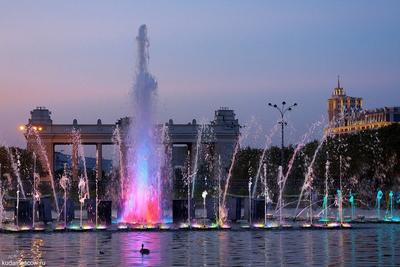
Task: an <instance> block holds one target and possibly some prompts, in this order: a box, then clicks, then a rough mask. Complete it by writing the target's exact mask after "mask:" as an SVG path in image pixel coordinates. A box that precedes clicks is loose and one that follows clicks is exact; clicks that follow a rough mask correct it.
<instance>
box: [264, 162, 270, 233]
mask: <svg viewBox="0 0 400 267" xmlns="http://www.w3.org/2000/svg"><path fill="white" fill-rule="evenodd" d="M263 167H264V175H263V176H264V179H263V182H264V226H266V225H267V204H268V201H269V194H268V184H267V163H264V164H263Z"/></svg>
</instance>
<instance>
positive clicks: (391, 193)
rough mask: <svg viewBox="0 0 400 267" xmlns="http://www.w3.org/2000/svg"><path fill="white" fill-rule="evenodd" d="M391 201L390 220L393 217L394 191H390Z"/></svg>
mask: <svg viewBox="0 0 400 267" xmlns="http://www.w3.org/2000/svg"><path fill="white" fill-rule="evenodd" d="M389 203H390V207H389V208H390V220H392V219H393V191H390V193H389Z"/></svg>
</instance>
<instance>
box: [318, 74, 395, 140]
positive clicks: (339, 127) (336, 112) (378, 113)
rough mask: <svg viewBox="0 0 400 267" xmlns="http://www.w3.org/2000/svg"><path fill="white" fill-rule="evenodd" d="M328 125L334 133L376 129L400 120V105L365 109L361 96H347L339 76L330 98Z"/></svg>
mask: <svg viewBox="0 0 400 267" xmlns="http://www.w3.org/2000/svg"><path fill="white" fill-rule="evenodd" d="M328 121H329V124H328V127H327V128H326V129H325V131H328V132H330V133H332V134H338V133H351V132H358V131H363V130H367V129H376V128H379V127H384V126H388V125H391V124H393V123H399V122H400V107H383V108H377V109H367V110H364V109H363V99H362V98H361V97H351V96H347V95H346V92H345V90H344V89H343V87H341V86H340V80H339V78H338V82H337V87H336V88H334V89H333V93H332V96H331V97H330V98H329V99H328Z"/></svg>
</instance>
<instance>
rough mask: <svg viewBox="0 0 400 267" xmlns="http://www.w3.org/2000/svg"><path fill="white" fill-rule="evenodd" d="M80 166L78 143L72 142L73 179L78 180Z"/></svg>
mask: <svg viewBox="0 0 400 267" xmlns="http://www.w3.org/2000/svg"><path fill="white" fill-rule="evenodd" d="M78 168H79V160H78V145H77V144H74V143H73V144H72V180H73V181H78Z"/></svg>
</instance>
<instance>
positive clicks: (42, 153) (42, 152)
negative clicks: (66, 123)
mask: <svg viewBox="0 0 400 267" xmlns="http://www.w3.org/2000/svg"><path fill="white" fill-rule="evenodd" d="M26 134H27V137H28V138H31V137H32V136H33V138H34V139H35V141H36V144H37V147H38V152H39V157H42V159H43V161H44V164H45V165H46V169H47V171H48V174H49V176H50V182H51V187H52V189H53V197H54V203H55V204H56V210H57V214H58V215H59V214H60V208H59V206H58V199H57V193H56V186H55V183H54V176H53V170H52V169H51V167H50V161H49V158H48V156H47V153H46V150H45V148H44V145H43V142H42V139H41V138H40V136H39V134H38V132H37V131H36V130H35V129H34V128H33V127H28V129H27V132H26Z"/></svg>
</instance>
